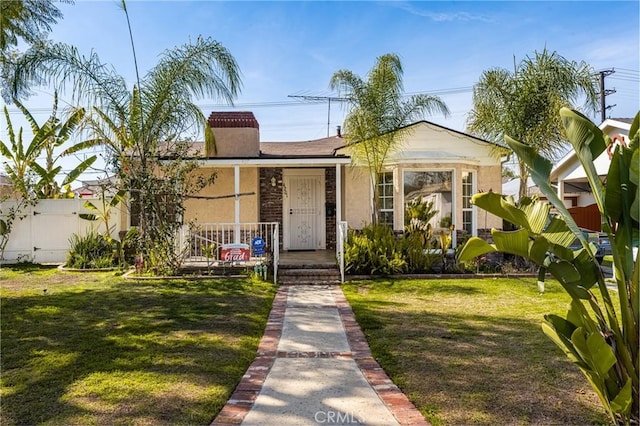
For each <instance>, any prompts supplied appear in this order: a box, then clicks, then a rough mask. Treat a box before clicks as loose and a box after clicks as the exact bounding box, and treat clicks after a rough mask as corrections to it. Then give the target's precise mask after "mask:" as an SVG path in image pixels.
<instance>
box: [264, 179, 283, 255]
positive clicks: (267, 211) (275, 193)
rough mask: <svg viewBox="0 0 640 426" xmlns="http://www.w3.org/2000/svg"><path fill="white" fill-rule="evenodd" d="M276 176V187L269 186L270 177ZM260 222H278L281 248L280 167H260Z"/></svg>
mask: <svg viewBox="0 0 640 426" xmlns="http://www.w3.org/2000/svg"><path fill="white" fill-rule="evenodd" d="M272 177H275V178H276V182H277V183H276V187H275V188H274V187H273V186H271V178H272ZM259 209H260V222H278V223H279V224H280V229H279V231H280V232H279V238H280V241H279V243H280V250H282V168H272V167H269V168H264V167H261V168H260V201H259Z"/></svg>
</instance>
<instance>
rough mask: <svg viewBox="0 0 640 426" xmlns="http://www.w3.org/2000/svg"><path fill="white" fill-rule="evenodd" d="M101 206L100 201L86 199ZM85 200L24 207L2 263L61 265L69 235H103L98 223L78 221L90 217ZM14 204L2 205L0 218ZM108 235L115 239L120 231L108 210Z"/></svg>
mask: <svg viewBox="0 0 640 426" xmlns="http://www.w3.org/2000/svg"><path fill="white" fill-rule="evenodd" d="M89 200H90V201H91V202H93V204H95V205H96V206H99V207H100V206H101V205H102V204H101V201H100V200H99V199H89ZM85 201H87V199H86V198H80V199H67V200H39V201H38V203H37V204H36V205H35V206H33V207H32V206H27V207H26V208H25V209H24V210H23V212H24V216H25V217H24V218H23V219H21V220H16V221H14V223H13V227H12V230H11V234H9V241H8V243H7V246H6V247H5V250H4V258H3V259H0V262H1V263H15V262H19V261H32V262H37V263H64V261H65V260H66V257H67V252H68V251H69V239H70V238H71V235H73V234H78V235H85V234H86V233H87V232H88V231H89V230H90V229H94V230H96V231H97V232H100V233H102V232H104V231H105V229H104V228H105V227H104V225H103V224H102V223H101V222H100V221H93V222H92V221H88V220H84V219H82V218H80V216H79V215H80V214H81V213H92V212H91V211H89V210H87V209H85V208H84V207H83V204H84V202H85ZM16 204H17V202H16V201H14V200H8V201H3V202H2V206H0V218H2V219H5V217H4V215H6V213H7V212H8V211H9V209H11V208H12V207H14V206H15V205H16ZM110 223H111V227H112V229H111V234H112V235H113V236H115V237H117V235H118V232H119V231H120V211H119V209H117V208H114V209H112V210H111V220H110Z"/></svg>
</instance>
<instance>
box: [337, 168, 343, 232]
mask: <svg viewBox="0 0 640 426" xmlns="http://www.w3.org/2000/svg"><path fill="white" fill-rule="evenodd" d="M340 222H342V166H341V165H340V164H336V242H337V241H338V239H339V238H340V231H338V228H339V227H340Z"/></svg>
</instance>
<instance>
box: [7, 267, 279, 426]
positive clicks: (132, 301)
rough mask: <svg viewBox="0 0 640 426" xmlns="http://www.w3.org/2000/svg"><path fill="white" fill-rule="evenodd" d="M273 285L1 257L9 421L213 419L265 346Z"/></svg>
mask: <svg viewBox="0 0 640 426" xmlns="http://www.w3.org/2000/svg"><path fill="white" fill-rule="evenodd" d="M45 290H46V292H45ZM274 294H275V288H274V287H273V285H271V284H269V283H263V282H259V281H253V280H250V279H245V280H226V279H220V280H207V281H193V282H187V281H161V280H158V281H139V282H136V281H128V280H124V279H122V278H121V277H116V276H114V275H113V273H101V274H97V273H82V274H81V273H69V272H60V271H57V270H55V269H44V268H37V267H36V268H34V267H32V268H29V267H26V268H25V267H23V268H6V267H3V268H2V269H1V270H0V296H1V332H2V336H1V337H2V339H1V351H2V352H1V353H2V358H1V361H2V362H1V366H2V376H1V384H2V388H1V391H2V393H1V399H2V403H1V406H0V408H1V411H0V424H2V425H6V426H8V425H14V424H48V425H61V424H65V425H70V424H83V425H84V424H96V425H98V424H99V425H104V424H138V425H159V424H171V425H174V424H189V425H196V424H208V423H210V422H211V421H212V420H213V418H214V417H215V415H216V414H217V413H218V411H219V410H220V409H221V408H222V406H223V405H224V403H225V402H226V400H227V398H228V397H229V395H230V394H231V392H232V391H233V389H234V388H235V386H236V384H237V383H238V382H239V380H240V378H241V377H242V375H243V373H244V372H245V370H246V368H247V367H248V366H249V364H250V363H251V361H252V360H253V358H254V357H255V353H256V348H257V346H258V343H259V341H260V338H261V336H262V333H263V331H264V326H265V324H266V318H267V315H268V313H269V310H270V307H271V302H272V300H273V295H274Z"/></svg>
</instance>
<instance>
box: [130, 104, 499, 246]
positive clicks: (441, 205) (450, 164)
mask: <svg viewBox="0 0 640 426" xmlns="http://www.w3.org/2000/svg"><path fill="white" fill-rule="evenodd" d="M209 126H210V127H211V128H212V129H213V133H214V136H215V140H216V147H217V153H216V155H215V156H212V157H206V156H205V155H204V154H202V156H201V157H199V159H200V168H199V170H198V172H197V173H202V174H210V173H211V172H212V171H215V172H216V173H217V178H216V181H215V183H214V184H213V185H210V186H208V187H206V188H204V189H203V190H202V191H201V192H200V193H199V194H198V195H199V196H200V198H197V199H188V200H187V201H186V212H185V217H184V220H185V222H187V221H191V220H194V221H195V222H197V223H198V224H226V226H228V228H230V229H232V230H233V232H235V236H234V237H232V238H229V239H228V241H229V240H230V239H233V240H235V242H243V243H246V244H249V243H250V240H247V238H246V237H247V236H248V235H249V234H251V233H252V232H253V233H255V232H256V231H246V230H247V229H250V227H251V226H254V228H251V229H257V230H258V231H257V232H260V233H262V234H268V235H262V236H263V237H265V240H268V241H267V245H269V244H271V245H272V246H273V245H275V240H273V239H272V238H273V237H272V235H273V227H269V228H268V230H267V228H265V227H264V226H265V224H273V225H276V224H277V226H276V228H277V229H278V232H277V234H276V235H277V240H278V244H277V246H278V249H279V251H294V250H336V248H337V247H338V246H339V245H340V244H339V241H338V240H339V239H340V238H341V237H340V235H343V234H344V230H345V227H346V226H348V227H349V228H353V229H361V228H362V227H363V226H364V225H366V224H367V223H369V222H370V221H371V217H372V188H371V184H370V179H369V176H368V174H367V173H368V172H367V171H366V170H367V169H366V168H364V167H362V166H361V165H357V164H352V159H351V156H350V148H349V147H348V146H346V139H343V138H342V137H341V135H340V134H339V132H338V134H336V135H335V136H332V137H327V138H322V139H317V140H310V141H302V142H261V141H260V132H259V124H258V121H257V120H256V118H255V116H254V115H253V113H252V112H212V113H211V115H210V117H209ZM410 127H411V130H412V131H411V132H410V133H409V134H408V136H406V137H405V140H403V143H402V148H401V149H400V150H398V152H397V153H395V154H394V155H393V156H392V157H390V158H389V160H388V162H387V166H386V169H385V172H384V174H383V176H381V179H380V184H379V185H380V197H381V198H382V200H381V205H382V212H381V215H382V220H383V221H384V222H386V223H388V224H389V225H391V226H393V228H394V229H395V230H397V231H402V230H403V229H404V206H405V204H406V203H407V202H409V201H411V200H413V199H415V198H421V199H423V200H428V201H432V202H433V203H434V207H435V208H436V209H437V210H438V214H437V215H436V217H435V218H434V219H432V220H433V226H434V227H435V228H439V227H441V228H447V229H449V226H450V225H454V226H455V229H456V230H457V231H458V233H461V232H466V233H468V234H470V235H477V234H478V231H479V230H483V229H490V228H492V227H495V228H500V227H501V223H502V222H501V220H500V219H499V218H497V217H494V216H492V215H490V214H487V213H485V212H484V211H483V212H481V213H480V212H477V211H476V208H475V207H474V206H472V205H471V204H470V198H471V196H472V195H473V194H474V193H475V192H479V191H490V190H493V191H495V192H500V185H501V165H500V159H499V158H496V157H495V156H492V155H491V147H492V146H491V144H490V143H489V142H486V141H484V140H482V139H478V138H476V137H473V136H470V135H467V134H464V133H461V132H458V131H455V130H451V129H448V128H445V127H442V126H440V125H437V124H434V123H431V122H428V121H419V122H417V123H414V124H411V125H410ZM194 148H196V151H198V152H201V153H204V152H205V150H204V144H203V143H199V144H198V143H196V144H195V145H194ZM125 220H126V219H125ZM249 224H252V225H249ZM123 225H124V226H123V229H126V228H127V227H128V225H129V224H127V223H123ZM206 226H209V225H202V229H204V228H205V227H206ZM211 226H213V225H211ZM211 229H213V228H211ZM216 229H220V228H219V227H218V228H216ZM215 232H217V234H216V235H217V236H214V237H212V236H211V234H207V233H206V232H204V233H202V234H201V235H200V238H201V240H202V241H204V242H205V243H206V242H207V241H211V242H216V244H220V241H218V240H219V239H220V231H215ZM240 240H242V241H240ZM196 245H198V244H196Z"/></svg>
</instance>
